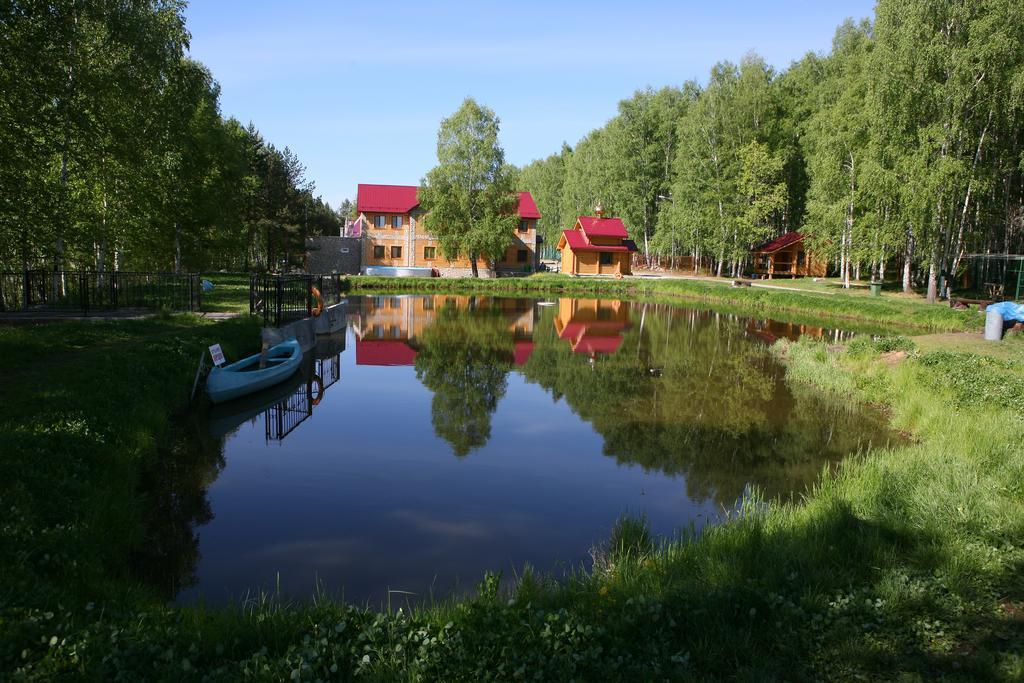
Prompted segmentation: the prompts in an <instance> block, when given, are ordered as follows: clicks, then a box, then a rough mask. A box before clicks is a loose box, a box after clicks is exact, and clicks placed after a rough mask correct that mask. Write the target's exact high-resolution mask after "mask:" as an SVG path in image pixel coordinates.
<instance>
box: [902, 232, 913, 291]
mask: <svg viewBox="0 0 1024 683" xmlns="http://www.w3.org/2000/svg"><path fill="white" fill-rule="evenodd" d="M913 262H914V231H913V229H911V227H910V226H909V225H908V226H907V245H906V249H905V250H904V251H903V293H904V294H910V292H911V289H912V287H911V285H912V283H911V281H910V275H911V268H912V266H913Z"/></svg>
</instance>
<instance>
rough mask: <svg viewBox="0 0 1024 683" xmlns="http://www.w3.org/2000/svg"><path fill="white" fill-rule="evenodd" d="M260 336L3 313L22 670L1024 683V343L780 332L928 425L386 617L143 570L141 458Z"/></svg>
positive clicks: (819, 367)
mask: <svg viewBox="0 0 1024 683" xmlns="http://www.w3.org/2000/svg"><path fill="white" fill-rule="evenodd" d="M498 282H502V281H498ZM513 282H517V281H513ZM570 282H571V281H570ZM584 282H586V281H584ZM442 284H443V283H442ZM472 284H473V286H475V283H472ZM550 286H552V287H554V286H559V287H561V286H564V285H563V282H562V281H553V282H552V283H551V285H550ZM685 291H686V293H687V295H689V294H690V291H691V290H688V289H687V290H685ZM724 291H727V292H729V293H732V292H734V291H739V290H729V289H725V290H724ZM786 296H790V295H786ZM830 299H831V297H830ZM866 301H867V300H866ZM854 305H856V302H852V303H850V304H849V306H850V307H851V308H849V309H846V310H849V311H852V310H854V309H853V308H852V307H853V306H854ZM912 305H914V306H918V307H919V305H918V304H912ZM943 310H944V311H948V309H943ZM954 313H955V312H954ZM870 314H871V315H876V314H877V313H876V312H874V311H873V312H871V313H870ZM939 319H946V318H936V320H939ZM957 319H958V318H956V317H954V318H949V319H948V320H951V321H953V322H955V321H956V320H957ZM925 320H932V318H930V317H926V318H925ZM256 330H257V326H256V324H255V322H253V321H251V320H250V319H248V318H239V319H236V320H230V321H224V322H219V323H207V322H204V321H202V320H200V319H197V318H194V317H190V316H175V317H172V318H170V319H166V320H161V319H152V320H146V321H123V322H116V323H95V324H90V325H68V324H62V325H49V326H45V327H43V326H39V327H24V328H0V352H2V353H4V355H5V357H6V358H8V359H10V358H17V359H18V368H17V372H13V373H10V374H9V376H8V377H7V379H6V380H5V382H4V384H3V385H0V391H2V397H3V404H4V406H5V411H4V413H3V415H2V416H0V420H2V428H0V453H3V456H2V459H0V500H2V501H3V510H4V520H3V525H4V532H3V534H2V536H0V544H2V545H0V572H2V574H3V576H4V578H5V581H4V582H3V583H2V585H0V671H3V672H6V673H5V676H7V677H12V678H15V679H26V680H53V679H54V678H57V677H61V676H64V677H71V678H77V679H90V680H114V679H125V680H142V679H157V680H238V679H242V678H246V679H252V680H268V681H271V680H273V681H277V680H317V679H320V680H327V679H332V678H343V679H347V678H352V677H355V676H360V677H366V678H369V679H371V680H395V679H400V680H481V679H494V680H510V679H533V680H570V679H575V680H616V679H617V680H638V681H640V680H643V681H647V680H661V679H670V680H689V679H692V680H707V679H709V678H729V679H739V680H773V679H774V680H851V679H862V680H872V679H876V680H892V679H900V680H908V681H914V680H934V679H938V678H944V679H947V680H965V681H966V680H1020V679H1021V678H1022V677H1024V658H1022V654H1021V653H1022V652H1024V547H1022V546H1024V544H1022V543H1021V539H1022V538H1024V442H1022V440H1021V439H1020V437H1019V435H1020V432H1021V426H1022V418H1021V415H1022V414H1024V342H1021V341H1020V340H1019V339H1014V340H1008V341H1006V342H1004V343H1003V344H1002V345H999V352H998V353H996V354H994V355H993V354H988V353H986V354H985V355H982V354H980V353H976V352H972V351H964V350H963V348H961V342H962V341H963V337H961V336H959V335H952V336H950V335H931V336H928V337H923V338H922V341H923V342H924V343H922V344H918V343H916V342H914V341H909V340H907V339H903V338H892V337H889V338H883V339H880V340H877V341H872V340H871V339H870V338H866V337H865V338H861V339H860V340H855V341H854V342H853V343H851V344H850V345H849V347H848V348H847V349H846V350H843V351H836V350H834V349H829V348H828V347H826V346H825V345H823V344H819V343H814V342H800V343H797V344H787V343H782V344H780V345H777V346H776V347H775V349H776V351H777V353H778V354H779V355H780V357H782V358H783V359H784V360H785V362H786V363H787V365H788V367H789V372H788V375H787V381H790V382H798V383H810V384H813V385H815V386H817V387H819V388H820V389H821V390H822V391H832V392H838V393H840V394H841V395H843V396H846V397H848V399H849V400H851V401H871V402H876V403H882V404H884V405H886V406H888V409H889V411H890V413H891V419H892V422H893V424H894V426H895V427H897V428H899V429H901V430H903V431H905V432H907V433H908V434H910V435H912V439H911V441H910V442H909V443H908V444H907V445H905V446H901V447H898V448H895V449H892V450H885V451H874V452H871V453H865V454H863V455H861V456H858V457H853V458H849V459H847V460H846V461H845V462H844V464H843V465H842V467H840V468H839V470H838V471H837V472H835V473H831V474H828V473H826V474H825V475H824V477H823V480H822V481H821V483H820V484H819V485H818V486H816V487H815V489H814V490H813V491H808V492H807V494H806V496H805V497H804V499H803V500H801V501H799V502H796V503H793V504H782V503H779V502H777V501H771V500H756V499H755V500H751V501H750V502H749V504H748V505H747V506H746V508H745V509H744V510H743V511H742V514H740V515H738V516H736V517H735V518H733V519H732V520H731V521H729V522H728V523H725V524H723V525H721V526H718V527H713V528H710V529H708V530H706V531H705V532H704V533H703V534H702V535H701V536H700V537H699V538H693V537H690V536H688V535H686V534H685V533H684V534H683V535H682V536H681V537H679V538H677V539H651V538H650V537H649V535H648V534H647V533H646V532H645V529H644V527H643V524H642V523H639V522H637V521H635V520H634V521H629V520H627V521H625V522H624V523H622V524H620V526H619V527H618V528H617V530H616V532H615V534H613V539H612V540H610V541H609V545H608V547H607V548H606V554H605V559H604V561H602V562H601V563H600V564H599V565H598V566H596V567H595V568H594V570H593V571H588V572H582V571H581V572H580V573H578V574H577V575H576V576H575V577H574V578H572V579H571V580H568V581H566V582H561V583H555V582H552V581H550V580H548V579H545V578H544V577H541V576H534V575H533V574H531V573H530V572H528V571H527V572H526V573H525V574H524V575H523V576H522V578H521V579H520V580H519V581H518V582H517V584H516V587H515V589H514V590H513V591H512V592H510V593H504V592H499V590H498V588H497V586H498V581H497V577H494V576H491V577H485V578H484V580H483V581H482V582H481V584H480V586H479V591H478V595H477V596H476V597H473V598H471V599H466V600H463V601H461V602H457V603H446V604H440V605H436V606H432V607H427V608H423V609H421V610H416V611H413V612H408V611H399V612H397V613H384V614H382V613H374V612H368V611H365V610H361V609H356V608H352V607H347V606H344V605H341V604H337V603H335V602H332V601H330V600H328V599H322V600H319V601H317V602H316V603H315V604H313V605H307V606H302V607H296V606H288V605H282V604H279V603H277V602H276V601H275V600H273V599H269V598H268V599H265V600H263V601H258V602H257V603H255V604H250V605H247V606H245V607H239V608H234V609H224V610H206V609H203V608H201V607H188V608H174V607H167V606H165V605H164V604H163V603H162V601H161V600H160V599H159V598H158V597H157V596H156V595H155V594H154V593H153V592H152V591H151V590H149V589H147V588H145V587H144V586H143V585H141V584H139V583H137V582H136V581H135V580H134V579H132V578H131V574H130V573H129V572H128V570H127V563H128V561H127V558H128V557H129V555H130V554H131V553H132V552H133V551H135V550H137V548H138V545H139V544H140V542H141V541H142V538H141V534H140V519H141V518H142V517H143V516H145V511H146V506H147V501H146V500H144V499H140V498H139V496H138V495H137V493H136V491H137V483H138V480H139V477H140V472H141V471H142V470H144V469H145V468H146V467H147V466H148V465H149V464H151V463H152V462H153V461H154V460H157V459H160V458H167V457H168V453H167V452H166V451H164V450H162V445H163V444H165V442H166V439H167V436H168V432H169V430H170V428H171V423H170V419H169V416H170V415H172V414H173V413H174V412H175V411H177V410H180V409H181V408H183V407H184V405H185V404H186V403H187V400H188V389H189V387H190V386H191V381H192V373H193V372H194V370H195V363H196V360H197V357H198V354H199V352H200V351H201V350H202V349H203V348H205V346H206V345H207V344H209V343H212V341H220V342H221V343H222V344H223V345H224V346H225V349H226V351H227V352H228V353H229V355H231V356H237V355H240V354H242V353H244V352H245V351H248V350H250V349H251V348H252V347H253V346H255V344H256V340H257V334H256ZM968 348H974V347H968ZM987 349H988V347H985V346H978V347H976V348H975V351H982V352H985V351H987ZM40 357H44V360H43V361H39V358H40ZM33 360H35V361H36V362H32V361H33ZM126 369H129V370H130V371H126ZM200 485H208V482H207V483H206V484H200Z"/></svg>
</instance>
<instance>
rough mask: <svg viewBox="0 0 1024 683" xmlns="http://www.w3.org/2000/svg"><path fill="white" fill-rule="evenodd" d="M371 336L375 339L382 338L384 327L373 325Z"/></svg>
mask: <svg viewBox="0 0 1024 683" xmlns="http://www.w3.org/2000/svg"><path fill="white" fill-rule="evenodd" d="M373 336H374V337H377V338H382V337H383V336H384V326H383V325H381V324H379V323H378V324H376V325H374V326H373Z"/></svg>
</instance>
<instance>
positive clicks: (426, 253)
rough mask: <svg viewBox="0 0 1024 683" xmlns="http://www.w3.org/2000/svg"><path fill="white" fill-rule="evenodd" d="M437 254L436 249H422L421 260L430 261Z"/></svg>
mask: <svg viewBox="0 0 1024 683" xmlns="http://www.w3.org/2000/svg"><path fill="white" fill-rule="evenodd" d="M436 254H437V247H423V258H425V259H427V260H428V261H430V260H431V259H433V258H434V257H435V256H436Z"/></svg>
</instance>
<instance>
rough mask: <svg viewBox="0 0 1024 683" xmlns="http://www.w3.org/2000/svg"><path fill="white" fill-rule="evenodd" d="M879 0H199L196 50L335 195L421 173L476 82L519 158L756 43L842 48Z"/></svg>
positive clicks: (228, 96)
mask: <svg viewBox="0 0 1024 683" xmlns="http://www.w3.org/2000/svg"><path fill="white" fill-rule="evenodd" d="M872 9H873V2H871V1H870V0H841V1H840V0H835V1H834V0H826V1H821V0H818V1H816V2H815V1H809V0H775V1H774V2H764V1H761V2H751V1H744V2H740V1H729V0H719V1H718V2H714V1H712V2H699V3H698V2H653V1H648V0H624V1H619V2H601V1H595V2H558V1H556V0H548V1H547V2H520V3H487V2H478V3H465V4H463V3H455V2H436V3H435V2H423V1H421V2H384V1H378V2H373V1H369V2H328V1H326V0H324V1H314V0H293V1H290V2H278V1H270V0H244V1H243V0H192V2H191V5H190V7H189V8H188V9H187V11H186V16H187V19H188V29H189V31H190V32H191V34H192V42H191V54H192V56H193V57H194V58H196V59H198V60H199V61H201V62H203V63H205V64H206V65H207V66H208V67H210V69H211V70H212V72H213V75H214V77H215V78H216V79H217V80H218V81H219V83H220V85H221V88H222V94H221V107H222V110H223V113H224V114H225V115H226V116H235V117H236V118H238V119H240V120H241V121H242V122H243V123H247V122H249V121H252V122H253V123H255V124H256V126H257V128H259V129H260V131H261V132H262V133H263V135H264V137H265V138H266V139H267V140H269V141H270V142H272V143H273V144H275V145H277V146H278V147H284V146H286V145H287V146H289V147H291V148H292V150H294V151H295V152H296V153H297V154H298V155H299V158H300V159H301V160H302V162H303V163H304V164H305V165H306V167H307V169H308V177H309V178H310V179H311V180H313V181H314V182H315V183H316V187H317V192H318V193H319V194H322V195H323V196H324V198H325V199H326V200H327V201H329V202H330V203H331V205H332V206H337V205H338V203H340V202H341V200H342V199H345V198H346V197H349V198H354V197H355V191H356V184H357V183H360V182H367V183H394V184H417V183H418V182H419V180H420V178H421V177H422V176H423V175H424V174H425V173H426V171H427V170H428V169H429V168H430V167H431V166H433V165H434V163H435V162H436V155H435V142H436V134H437V127H438V124H439V122H440V120H441V119H442V118H444V117H445V116H447V115H449V114H451V113H452V112H453V111H454V110H455V109H456V108H458V106H459V104H460V103H461V102H462V100H463V98H464V97H466V96H467V95H470V96H473V97H475V98H476V99H477V100H478V101H479V102H481V103H482V104H485V105H487V106H489V107H491V108H492V109H494V110H495V112H497V114H498V116H499V117H500V119H501V122H502V131H501V141H502V144H503V146H504V148H505V154H506V158H507V160H508V161H510V162H512V163H515V164H524V163H527V162H529V161H531V160H532V159H536V158H540V157H545V156H547V155H548V154H551V153H553V152H555V151H557V150H558V149H559V148H560V146H561V144H562V142H563V141H566V142H568V143H569V144H570V145H572V144H575V143H576V141H577V140H579V139H580V138H581V137H583V136H584V135H586V133H587V132H588V131H590V130H592V129H594V128H597V127H599V126H601V125H603V124H604V123H605V122H606V121H607V120H608V119H609V118H611V117H612V116H614V115H615V110H616V105H617V104H618V102H619V100H621V99H623V98H626V97H629V96H630V95H631V94H632V93H633V92H634V91H635V90H637V89H639V88H643V87H646V86H652V87H655V88H657V87H660V86H663V85H678V84H681V83H683V82H684V81H686V80H688V79H697V80H699V81H701V82H704V81H705V80H706V77H707V73H708V70H709V69H710V68H711V66H712V65H713V64H714V63H715V62H718V61H721V60H725V59H728V60H732V61H737V60H739V59H740V58H741V57H742V56H743V54H745V53H746V52H748V51H750V50H755V51H756V52H758V53H759V54H761V55H762V56H764V58H765V59H766V60H767V61H768V62H769V63H771V64H773V65H774V66H775V67H776V68H778V69H784V68H785V67H786V66H787V65H788V64H789V63H790V62H792V61H793V60H795V59H799V58H800V57H801V56H802V55H803V54H805V53H806V52H808V51H825V50H827V49H828V48H829V46H830V44H831V41H832V35H833V33H834V31H835V28H836V26H838V25H839V23H840V22H842V20H843V19H845V18H846V17H855V18H860V17H865V16H870V15H871V14H872Z"/></svg>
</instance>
